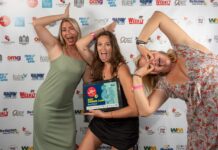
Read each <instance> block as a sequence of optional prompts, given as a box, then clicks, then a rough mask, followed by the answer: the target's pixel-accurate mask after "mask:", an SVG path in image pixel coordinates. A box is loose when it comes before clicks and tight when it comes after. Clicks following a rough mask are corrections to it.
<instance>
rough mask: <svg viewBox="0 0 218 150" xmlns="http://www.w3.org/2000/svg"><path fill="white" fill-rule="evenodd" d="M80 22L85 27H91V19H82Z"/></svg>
mask: <svg viewBox="0 0 218 150" xmlns="http://www.w3.org/2000/svg"><path fill="white" fill-rule="evenodd" d="M79 20H80V22H81V24H82V25H83V26H88V25H89V23H88V20H89V18H88V17H80V18H79Z"/></svg>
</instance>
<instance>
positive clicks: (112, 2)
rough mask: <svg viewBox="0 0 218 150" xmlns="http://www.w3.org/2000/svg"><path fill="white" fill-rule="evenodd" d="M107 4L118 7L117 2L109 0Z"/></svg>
mask: <svg viewBox="0 0 218 150" xmlns="http://www.w3.org/2000/svg"><path fill="white" fill-rule="evenodd" d="M107 2H108V5H109V6H110V7H116V6H117V4H116V0H107Z"/></svg>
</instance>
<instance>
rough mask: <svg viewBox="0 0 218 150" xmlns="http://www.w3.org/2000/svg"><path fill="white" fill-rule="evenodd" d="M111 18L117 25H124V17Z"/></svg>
mask: <svg viewBox="0 0 218 150" xmlns="http://www.w3.org/2000/svg"><path fill="white" fill-rule="evenodd" d="M112 20H113V21H114V22H116V23H117V24H119V25H124V24H125V20H126V18H112Z"/></svg>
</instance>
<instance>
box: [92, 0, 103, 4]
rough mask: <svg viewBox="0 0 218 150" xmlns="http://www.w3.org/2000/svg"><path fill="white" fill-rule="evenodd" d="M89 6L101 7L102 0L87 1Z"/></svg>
mask: <svg viewBox="0 0 218 150" xmlns="http://www.w3.org/2000/svg"><path fill="white" fill-rule="evenodd" d="M89 4H90V5H102V4H103V0H89Z"/></svg>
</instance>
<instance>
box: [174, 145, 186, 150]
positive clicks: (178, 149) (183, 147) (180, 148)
mask: <svg viewBox="0 0 218 150" xmlns="http://www.w3.org/2000/svg"><path fill="white" fill-rule="evenodd" d="M176 150H186V145H176Z"/></svg>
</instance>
